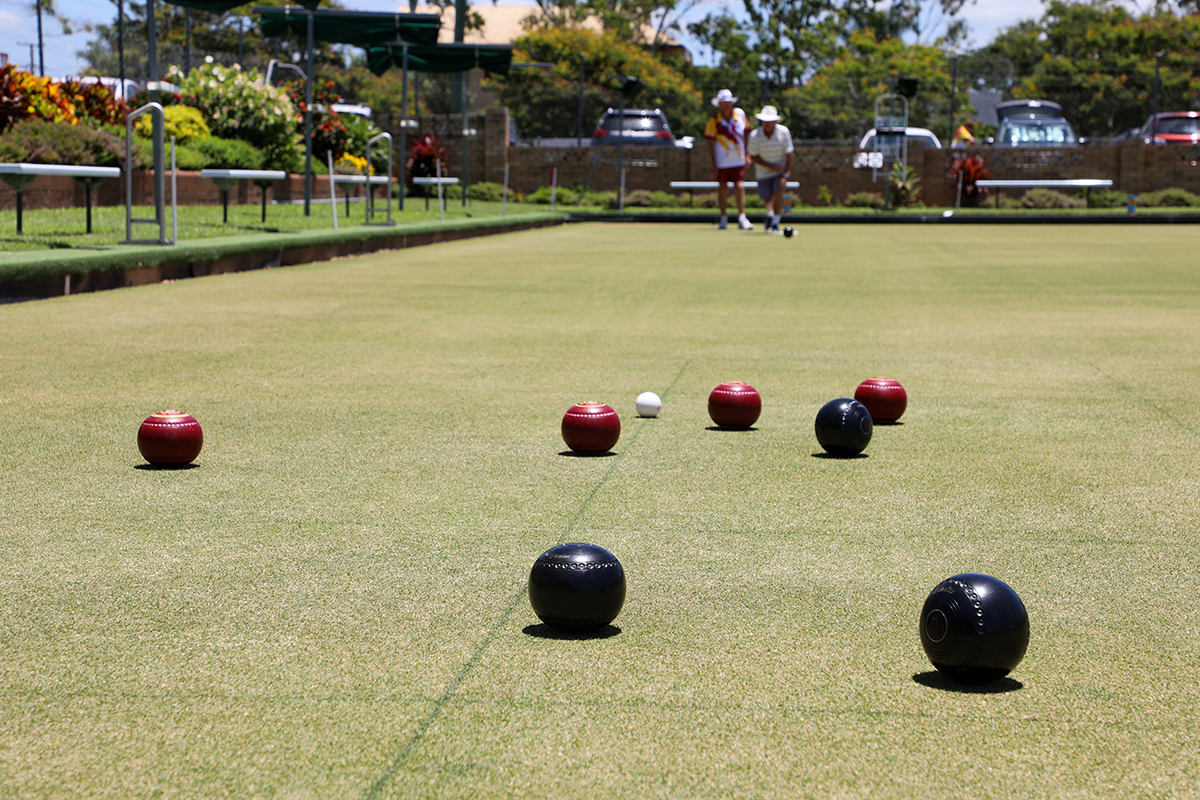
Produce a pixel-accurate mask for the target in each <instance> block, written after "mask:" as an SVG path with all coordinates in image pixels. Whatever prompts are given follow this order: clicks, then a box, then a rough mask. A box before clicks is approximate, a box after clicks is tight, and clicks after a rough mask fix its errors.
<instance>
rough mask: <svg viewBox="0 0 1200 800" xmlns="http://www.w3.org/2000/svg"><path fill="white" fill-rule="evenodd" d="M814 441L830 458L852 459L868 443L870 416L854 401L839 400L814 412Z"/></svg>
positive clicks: (863, 407) (870, 425)
mask: <svg viewBox="0 0 1200 800" xmlns="http://www.w3.org/2000/svg"><path fill="white" fill-rule="evenodd" d="M816 431H817V441H818V442H820V444H821V447H823V448H825V451H826V452H827V453H829V454H830V455H834V456H842V457H846V456H856V455H858V454H859V453H861V452H862V451H863V450H865V449H866V447H867V445H868V444H869V443H870V441H871V433H872V432H873V431H874V425H873V424H872V422H871V412H869V411H867V407H866V406H864V405H863V404H862V403H860V402H858V401H857V400H852V399H850V398H849V397H839V398H838V399H837V400H830V401H829V402H828V403H826V404H825V405H823V406H821V410H820V411H818V412H817V421H816Z"/></svg>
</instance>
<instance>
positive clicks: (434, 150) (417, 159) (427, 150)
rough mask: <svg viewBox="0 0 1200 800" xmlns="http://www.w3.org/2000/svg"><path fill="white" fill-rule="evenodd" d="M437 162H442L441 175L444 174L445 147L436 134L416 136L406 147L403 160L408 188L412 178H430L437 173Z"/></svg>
mask: <svg viewBox="0 0 1200 800" xmlns="http://www.w3.org/2000/svg"><path fill="white" fill-rule="evenodd" d="M438 162H441V164H442V175H445V174H446V148H444V147H442V144H441V142H439V141H438V139H437V137H436V136H432V135H429V134H426V135H424V136H418V137H417V139H416V140H415V141H414V142H413V143H412V144H411V145H410V146H409V148H408V157H407V159H406V160H405V162H404V166H405V169H406V171H407V172H408V188H409V190H411V189H412V188H413V182H412V179H413V178H432V177H434V176H436V175H437V165H438Z"/></svg>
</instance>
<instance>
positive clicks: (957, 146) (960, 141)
mask: <svg viewBox="0 0 1200 800" xmlns="http://www.w3.org/2000/svg"><path fill="white" fill-rule="evenodd" d="M974 130H975V120H973V119H969V120H966V121H965V122H963V124H962V125H959V126H958V130H956V131H955V132H954V139H953V140H952V141H951V142H950V148H951V149H953V150H962V149H964V148H966V147H967V146H969V145H973V144H975V134H974V133H972V131H974Z"/></svg>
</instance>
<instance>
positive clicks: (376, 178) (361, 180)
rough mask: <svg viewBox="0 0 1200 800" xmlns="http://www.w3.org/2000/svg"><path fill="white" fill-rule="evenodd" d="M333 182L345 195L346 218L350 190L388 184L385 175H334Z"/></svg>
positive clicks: (369, 189)
mask: <svg viewBox="0 0 1200 800" xmlns="http://www.w3.org/2000/svg"><path fill="white" fill-rule="evenodd" d="M455 180H458V179H457V178H455ZM333 182H334V183H335V184H337V185H338V186H341V187H342V189H343V191H345V193H346V216H347V217H349V216H350V190H351V189H354V188H355V187H357V186H368V185H369V187H370V188H368V189H367V191H371V189H374V188H375V187H376V186H386V185H387V184H388V177H387V176H386V175H371V176H370V177H367V176H366V175H336V174H335V175H334V176H333Z"/></svg>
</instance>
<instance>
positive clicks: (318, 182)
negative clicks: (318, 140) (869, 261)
mask: <svg viewBox="0 0 1200 800" xmlns="http://www.w3.org/2000/svg"><path fill="white" fill-rule="evenodd" d="M467 125H468V127H469V128H474V129H476V131H477V135H475V136H473V137H470V138H469V139H467V140H466V143H467V156H468V159H469V164H468V169H469V176H470V180H471V182H472V183H478V182H481V181H490V182H494V183H501V182H503V180H504V166H505V164H506V163H507V164H508V165H509V167H510V175H509V185H510V188H511V189H512V190H513V191H516V192H523V193H528V192H531V191H533V190H534V189H537V188H538V187H539V186H549V185H550V180H551V171H552V170H553V169H555V168H557V169H558V173H559V174H558V183H559V185H560V186H571V185H573V184H577V183H586V184H588V185H590V186H593V187H595V188H598V189H616V188H617V166H616V156H617V148H616V147H614V146H604V147H594V148H593V147H587V148H573V147H567V148H545V147H513V146H510V144H509V115H508V111H507V110H506V109H503V108H492V109H489V110H488V111H486V112H484V113H479V114H470V115H468V117H467ZM461 130H462V116H461V115H457V114H455V115H449V116H437V117H426V118H424V119H422V120H421V128H420V131H419V132H420V133H433V134H434V135H436V136H438V138H439V140H440V141H441V143H442V145H443V146H444V147H445V148H446V150H447V154H448V158H447V163H448V168H449V174H450V175H451V176H455V177H462V147H463V142H464V138H463V137H462V136H461V133H460V132H461ZM392 135H393V136H394V137H395V143H396V147H397V153H396V167H395V169H396V171H397V173H398V172H399V170H400V168H401V165H402V164H403V161H404V157H403V154H402V153H400V152H399V146H400V136H399V131H392ZM855 152H856V149H855V148H853V147H798V148H797V149H796V156H795V160H794V163H793V169H792V178H793V179H794V180H797V181H799V182H800V189H799V190H798V198H799V199H800V200H802V201H804V202H806V203H809V204H810V205H819V204H820V199H819V195H818V189H819V187H821V186H827V187H828V188H829V191H830V193H831V194H832V196H833V197H834V198H836V199H838V200H842V199H844V198H845V197H846V196H847V195H850V194H853V193H855V192H877V193H882V192H883V188H884V183H883V178H882V176H880V177H879V179H878V181H876V182H872V180H871V170H869V169H854V168H853V157H854V153H855ZM970 152H972V153H978V154H979V155H981V156H983V157H984V158H986V159H987V163H988V167H989V168H990V169H991V171H992V177H993V178H997V179H1017V178H1034V177H1037V178H1047V179H1059V178H1109V179H1111V180H1112V181H1113V183H1114V188H1116V189H1119V190H1120V191H1122V192H1127V193H1134V194H1139V193H1142V192H1148V191H1155V190H1158V189H1166V188H1170V187H1178V188H1182V189H1187V190H1188V191H1190V192H1195V193H1197V194H1200V147H1197V146H1187V147H1146V146H1145V145H1143V144H1141V143H1140V142H1136V141H1131V142H1126V143H1124V144H1123V145H1121V146H1119V147H1104V146H1096V147H1070V148H1048V149H1035V148H1029V149H1012V148H991V147H977V148H972V149H971V150H970ZM623 155H624V159H625V166H626V190H627V191H634V190H637V189H648V190H664V191H665V190H669V188H670V183H671V181H702V180H711V179H712V173H711V167H710V163H709V157H708V151H707V149H706V148H705V146H704V143H703V142H698V143H697V146H696V147H695V148H693V149H692V150H684V149H682V148H672V147H626V148H624V153H623ZM951 155H952V154H951V151H949V150H925V149H921V150H913V151H911V152H910V153H909V166H911V167H912V168H914V169H915V170H916V173H917V176H918V177H919V178H920V179H921V199H922V200H923V201H924V202H925V203H927V204H928V205H931V206H949V205H953V204H954V190H955V185H954V182H953V181H952V180H950V179H949V178H947V177H946V173H947V171H948V170H949V167H950V159H951ZM749 174H750V175H751V176H752V175H753V169H751V170H749ZM313 181H314V182H313V197H314V198H328V196H329V183H328V179H325V180H322V178H321V177H320V176H314V179H313ZM178 186H179V203H180V204H181V205H197V204H207V205H211V204H217V203H220V202H221V194H220V191H219V190H218V189H217V187H216V185H215V184H214V183H213V182H212V181H210V180H206V179H203V178H201V177H200V175H199V173H195V172H190V173H189V172H181V173H179V178H178ZM152 192H153V187H152V185H151V180H150V176H149V174H145V173H139V174H136V175H135V176H134V202H135V203H136V204H138V205H149V204H150V203H152V202H153V193H152ZM356 194H361V191H360V192H357V193H356ZM1005 194H1006V196H1007V195H1008V194H1009V192H1007V191H1006V192H1005ZM1014 194H1016V193H1014ZM260 197H261V195H260V194H259V190H258V187H256V186H254V185H253V184H251V183H249V182H247V181H242V182H241V183H240V184H239V185H238V187H237V188H236V189H234V190H233V191H231V192H230V197H229V201H230V203H235V204H247V203H258V202H260ZM271 197H273V198H276V199H280V200H299V199H301V198H303V197H304V178H303V176H301V175H293V176H291V177H290V178H289V179H288V180H286V181H282V182H280V183H279V184H276V186H275V188H274V189H272V190H271ZM94 202H95V203H96V204H97V205H122V204H123V203H124V202H125V183H124V180H109V181H106V182H105V183H104V185H102V186H101V187H100V188H99V189H98V190H97V191H96V194H95V197H94ZM168 202H169V195H168ZM83 205H84V194H83V189H82V188H80V187H78V186H77V185H76V184H75V182H74V181H73V180H72V179H70V178H56V177H40V178H38V179H37V180H36V181H34V182H33V184H32V185H31V186H30V187H29V189H27V190H26V192H25V207H26V208H62V207H71V206H78V207H82V206H83ZM15 206H16V193H15V192H14V191H12V190H11V189H8V188H7V187H5V186H0V209H12V208H15Z"/></svg>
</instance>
